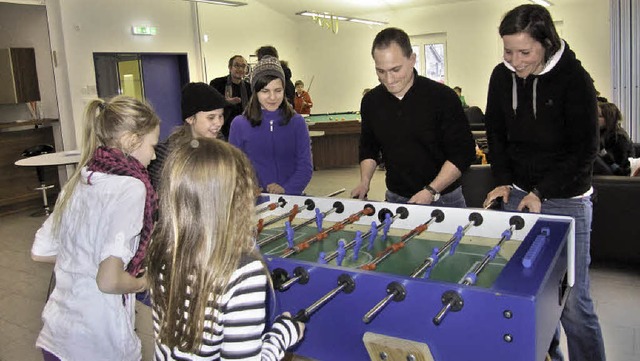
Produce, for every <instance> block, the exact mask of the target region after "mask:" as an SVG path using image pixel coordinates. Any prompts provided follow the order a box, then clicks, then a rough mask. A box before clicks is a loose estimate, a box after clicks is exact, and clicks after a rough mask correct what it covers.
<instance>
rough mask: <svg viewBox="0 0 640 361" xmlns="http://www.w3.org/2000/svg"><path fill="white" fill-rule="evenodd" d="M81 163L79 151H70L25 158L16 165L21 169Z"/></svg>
mask: <svg viewBox="0 0 640 361" xmlns="http://www.w3.org/2000/svg"><path fill="white" fill-rule="evenodd" d="M79 162H80V151H79V150H68V151H64V152H56V153H47V154H42V155H36V156H33V157H29V158H24V159H20V160H18V161H16V162H15V163H14V164H15V165H17V166H20V167H44V166H50V165H66V164H77V163H79Z"/></svg>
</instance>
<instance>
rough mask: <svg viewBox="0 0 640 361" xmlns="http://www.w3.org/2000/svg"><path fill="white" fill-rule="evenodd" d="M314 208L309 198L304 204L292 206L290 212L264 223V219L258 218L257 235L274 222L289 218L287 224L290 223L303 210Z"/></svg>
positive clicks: (314, 205)
mask: <svg viewBox="0 0 640 361" xmlns="http://www.w3.org/2000/svg"><path fill="white" fill-rule="evenodd" d="M315 207H316V204H315V203H314V202H313V200H311V198H307V200H305V201H304V204H300V205H298V204H294V205H293V208H291V210H290V211H289V212H287V213H285V214H282V215H279V216H277V217H275V218H272V219H270V220H268V221H266V222H264V218H260V220H259V221H258V233H260V232H262V229H263V228H264V227H268V226H270V225H272V224H274V223H276V222H279V221H281V220H283V219H285V218H289V222H292V221H293V219H294V218H295V217H296V215H297V214H298V213H300V212H302V211H303V210H305V209H306V210H308V211H310V210H312V209H314V208H315Z"/></svg>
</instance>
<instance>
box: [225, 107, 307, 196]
mask: <svg viewBox="0 0 640 361" xmlns="http://www.w3.org/2000/svg"><path fill="white" fill-rule="evenodd" d="M283 120H284V118H283V116H282V111H281V110H279V109H278V110H276V111H273V112H271V111H268V110H264V109H263V110H262V122H261V123H260V125H258V126H255V127H252V126H251V123H250V122H249V120H248V119H247V118H246V117H245V116H244V115H239V116H237V117H235V119H234V120H233V122H232V123H231V132H230V133H229V143H231V144H233V145H235V146H236V147H238V148H240V149H241V150H242V151H243V152H244V153H245V154H246V155H247V156H248V157H249V160H250V161H251V164H253V167H254V169H255V171H256V175H257V176H258V182H259V184H260V187H261V188H262V189H263V190H265V191H266V189H267V185H269V184H271V183H277V184H279V185H280V186H282V188H284V190H285V193H286V194H292V195H300V194H302V192H303V191H304V189H305V188H306V187H307V185H308V184H309V181H311V175H312V174H313V165H312V164H311V143H310V139H309V130H308V129H307V124H306V123H305V121H304V118H302V116H301V115H299V114H296V115H294V116H293V117H292V118H291V120H290V121H289V123H288V124H287V125H281V123H282V121H283Z"/></svg>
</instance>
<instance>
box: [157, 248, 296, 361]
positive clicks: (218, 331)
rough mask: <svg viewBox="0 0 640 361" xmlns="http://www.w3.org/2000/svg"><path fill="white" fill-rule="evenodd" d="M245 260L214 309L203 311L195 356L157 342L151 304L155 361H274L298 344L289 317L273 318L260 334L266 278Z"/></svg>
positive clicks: (257, 265)
mask: <svg viewBox="0 0 640 361" xmlns="http://www.w3.org/2000/svg"><path fill="white" fill-rule="evenodd" d="M247 261H248V263H245V264H244V265H242V266H241V267H240V268H239V269H237V270H236V271H235V272H234V273H233V274H232V276H231V280H230V282H229V286H228V287H227V292H226V293H224V294H223V295H221V296H220V297H219V300H218V307H216V308H213V307H207V308H206V311H205V312H206V317H205V327H204V332H203V334H202V342H201V346H200V349H199V350H198V352H196V353H195V354H188V353H183V352H180V351H179V350H178V349H177V348H173V349H169V347H167V346H166V345H164V344H161V343H160V341H159V340H158V337H157V336H158V331H159V321H158V314H159V313H158V312H157V309H155V305H154V307H152V309H153V328H154V333H155V336H156V347H155V360H198V361H199V360H268V361H272V360H273V361H276V360H280V359H282V358H283V357H284V354H285V350H286V349H287V348H289V347H291V346H293V345H295V344H296V343H297V342H298V341H299V339H300V332H299V330H298V326H297V325H296V323H295V322H294V321H293V320H291V319H290V318H289V317H283V316H279V317H277V318H276V320H275V321H274V322H273V325H272V327H271V329H270V330H269V331H268V332H264V331H265V320H266V297H267V275H266V274H265V272H264V266H263V264H262V262H260V261H258V260H247ZM152 301H153V297H152ZM210 301H213V300H210ZM210 304H211V305H213V304H214V302H210ZM161 313H164V312H161ZM185 317H189V316H188V315H185Z"/></svg>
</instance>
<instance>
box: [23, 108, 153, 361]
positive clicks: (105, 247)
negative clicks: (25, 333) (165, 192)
mask: <svg viewBox="0 0 640 361" xmlns="http://www.w3.org/2000/svg"><path fill="white" fill-rule="evenodd" d="M85 122H86V125H85V132H84V143H83V147H82V156H81V160H80V164H79V166H78V168H77V169H76V171H75V173H74V174H73V176H72V177H71V178H70V179H69V182H67V184H66V185H65V186H64V188H63V189H62V193H61V195H60V197H59V198H58V201H57V203H56V207H55V210H54V211H53V214H52V215H51V216H50V217H49V218H48V219H47V220H46V221H45V222H44V224H43V225H42V227H41V228H40V229H39V230H38V232H37V233H36V236H35V241H34V244H33V247H32V249H31V253H32V258H33V259H34V260H36V261H42V262H55V267H54V272H55V277H56V286H55V288H54V289H53V292H52V293H51V296H50V298H49V300H48V301H47V304H46V305H45V307H44V311H43V312H42V319H43V322H44V326H43V328H42V331H40V335H39V336H38V340H37V341H36V346H38V347H40V348H42V351H43V354H44V358H45V360H96V359H103V360H132V361H133V360H135V361H139V360H140V358H141V351H140V340H139V339H138V337H137V336H136V334H135V331H134V316H135V309H134V304H135V302H134V301H135V298H134V297H133V296H134V295H133V294H134V293H135V292H139V291H142V290H144V289H146V288H147V279H146V277H144V276H142V277H138V276H139V275H140V271H141V269H142V265H143V264H142V261H143V260H144V256H145V252H146V246H147V243H148V242H149V239H150V237H151V232H152V230H153V222H154V214H155V211H156V209H157V205H156V199H157V198H156V193H155V191H154V190H153V187H152V186H151V181H150V179H149V175H148V173H147V170H146V166H147V165H149V162H150V161H151V160H152V159H154V158H155V152H154V146H155V145H156V144H157V142H158V135H159V132H160V130H159V123H160V120H159V118H158V116H157V115H156V114H155V113H154V111H153V110H152V109H151V108H150V107H149V106H148V105H146V104H144V103H142V102H140V101H138V100H136V99H133V98H130V97H125V96H118V97H115V98H113V99H111V100H109V101H103V100H99V99H98V100H93V101H91V102H90V103H89V104H88V105H87V108H86V113H85Z"/></svg>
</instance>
